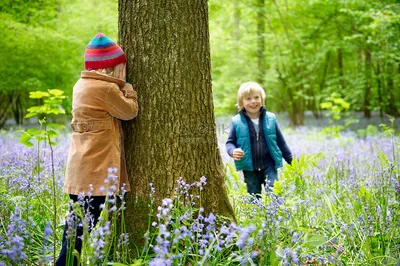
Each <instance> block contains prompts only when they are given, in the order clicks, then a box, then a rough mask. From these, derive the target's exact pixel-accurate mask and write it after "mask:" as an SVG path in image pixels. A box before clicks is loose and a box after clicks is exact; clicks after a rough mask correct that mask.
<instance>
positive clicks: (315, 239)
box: [304, 235, 326, 249]
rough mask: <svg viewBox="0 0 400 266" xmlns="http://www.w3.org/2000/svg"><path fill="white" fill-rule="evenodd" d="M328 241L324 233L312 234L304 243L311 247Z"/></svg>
mask: <svg viewBox="0 0 400 266" xmlns="http://www.w3.org/2000/svg"><path fill="white" fill-rule="evenodd" d="M325 243H326V239H325V237H324V236H322V235H312V236H311V237H309V238H307V239H306V240H305V241H304V245H305V246H307V247H308V248H310V249H314V248H317V247H320V246H322V245H323V244H325Z"/></svg>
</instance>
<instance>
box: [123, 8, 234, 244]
mask: <svg viewBox="0 0 400 266" xmlns="http://www.w3.org/2000/svg"><path fill="white" fill-rule="evenodd" d="M119 41H120V44H121V46H122V48H123V49H124V51H125V52H126V54H127V58H128V62H127V77H128V78H127V80H128V81H129V82H131V83H132V84H133V87H134V89H136V90H137V92H138V103H139V114H138V117H137V118H136V119H135V120H134V121H133V122H129V123H125V124H124V133H125V150H126V162H127V171H128V175H129V178H130V179H129V182H130V185H131V192H130V193H128V196H127V207H128V208H127V213H126V223H127V228H128V232H129V234H130V235H131V236H132V237H133V240H134V241H135V242H136V244H139V245H141V244H142V243H143V241H142V239H143V235H144V233H145V232H146V229H147V219H148V214H149V211H150V209H149V206H148V204H149V194H150V190H149V183H153V184H154V187H155V189H156V201H155V203H156V204H157V205H158V204H160V201H161V199H162V198H165V197H170V198H172V197H173V195H174V189H175V187H176V181H177V180H178V179H179V177H183V178H184V180H185V181H186V182H187V183H192V182H194V181H198V180H199V179H200V177H201V176H205V177H206V178H207V186H206V188H205V191H204V194H203V195H202V205H203V207H204V208H205V210H206V212H214V213H217V214H221V215H224V216H226V217H231V218H233V217H234V212H233V209H232V207H231V205H230V203H229V199H228V197H227V194H226V190H225V184H224V168H223V164H222V160H221V156H220V151H219V148H218V143H217V137H216V125H215V117H214V111H213V110H214V106H213V99H212V87H211V63H210V44H209V32H208V6H207V0H192V1H166V2H160V1H146V0H120V1H119Z"/></svg>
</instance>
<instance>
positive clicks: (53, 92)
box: [49, 89, 64, 96]
mask: <svg viewBox="0 0 400 266" xmlns="http://www.w3.org/2000/svg"><path fill="white" fill-rule="evenodd" d="M49 93H50V94H51V95H54V96H61V95H63V94H64V92H63V91H62V90H57V89H54V90H49Z"/></svg>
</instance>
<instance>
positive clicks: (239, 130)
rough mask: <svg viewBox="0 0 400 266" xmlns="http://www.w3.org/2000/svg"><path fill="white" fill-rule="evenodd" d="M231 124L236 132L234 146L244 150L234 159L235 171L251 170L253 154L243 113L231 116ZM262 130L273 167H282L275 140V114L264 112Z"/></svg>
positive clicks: (280, 155) (279, 151)
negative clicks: (238, 157)
mask: <svg viewBox="0 0 400 266" xmlns="http://www.w3.org/2000/svg"><path fill="white" fill-rule="evenodd" d="M232 124H233V127H234V129H235V132H236V137H237V143H236V147H237V148H241V149H242V150H243V151H244V156H243V157H242V159H240V160H238V161H237V160H235V166H236V170H237V171H241V170H248V171H253V170H254V169H253V156H252V154H251V146H250V145H251V142H250V131H249V126H248V124H247V120H246V118H245V117H244V115H243V114H241V113H239V114H237V115H235V116H234V117H233V118H232ZM263 130H264V136H265V140H266V142H267V145H268V149H269V152H270V153H271V156H272V158H273V159H274V161H275V169H278V168H280V167H282V152H281V150H280V149H279V147H278V144H277V142H276V118H275V114H273V113H270V112H266V113H265V115H264V121H263Z"/></svg>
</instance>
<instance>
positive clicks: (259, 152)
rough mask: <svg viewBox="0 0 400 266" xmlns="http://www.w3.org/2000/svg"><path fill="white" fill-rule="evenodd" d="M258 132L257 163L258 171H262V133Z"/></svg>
mask: <svg viewBox="0 0 400 266" xmlns="http://www.w3.org/2000/svg"><path fill="white" fill-rule="evenodd" d="M256 134H257V144H256V145H257V154H256V160H257V161H256V163H257V168H258V171H261V165H260V161H261V158H260V157H261V151H260V138H259V135H260V133H256Z"/></svg>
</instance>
